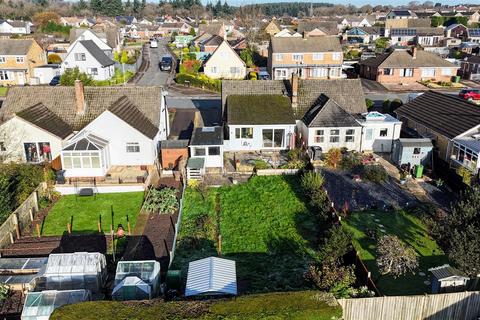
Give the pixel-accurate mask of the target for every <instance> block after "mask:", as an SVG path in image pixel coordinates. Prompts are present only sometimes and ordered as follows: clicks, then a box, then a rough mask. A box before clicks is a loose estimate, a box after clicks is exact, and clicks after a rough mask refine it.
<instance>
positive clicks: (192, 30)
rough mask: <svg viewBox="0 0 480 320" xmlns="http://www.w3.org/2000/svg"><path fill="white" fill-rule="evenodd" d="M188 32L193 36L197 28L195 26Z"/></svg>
mask: <svg viewBox="0 0 480 320" xmlns="http://www.w3.org/2000/svg"><path fill="white" fill-rule="evenodd" d="M188 34H189V35H191V36H192V37H195V29H194V28H193V27H192V28H190V32H189V33H188Z"/></svg>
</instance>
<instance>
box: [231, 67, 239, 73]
mask: <svg viewBox="0 0 480 320" xmlns="http://www.w3.org/2000/svg"><path fill="white" fill-rule="evenodd" d="M230 73H232V74H237V73H240V68H239V67H230Z"/></svg>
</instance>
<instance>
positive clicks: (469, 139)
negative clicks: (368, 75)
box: [395, 91, 480, 174]
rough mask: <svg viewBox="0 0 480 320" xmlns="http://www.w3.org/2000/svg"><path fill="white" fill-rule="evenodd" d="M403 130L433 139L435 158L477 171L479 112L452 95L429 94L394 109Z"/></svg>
mask: <svg viewBox="0 0 480 320" xmlns="http://www.w3.org/2000/svg"><path fill="white" fill-rule="evenodd" d="M395 113H396V114H397V118H398V119H399V120H400V121H402V122H403V126H404V127H405V128H409V129H412V130H414V131H416V132H417V133H418V135H420V136H421V137H424V138H429V139H431V140H432V143H433V146H434V149H433V152H434V155H435V157H436V158H438V159H440V160H442V161H444V162H446V163H448V164H449V165H450V167H452V168H458V167H459V166H463V167H465V168H467V169H469V170H471V171H472V173H473V174H475V173H477V172H478V168H479V167H480V163H479V162H478V156H479V153H480V109H479V108H478V107H476V106H475V105H474V104H472V103H470V102H467V101H465V100H463V99H460V98H457V97H453V96H451V95H447V94H442V93H439V92H435V91H428V92H426V93H424V94H422V95H421V96H419V97H417V98H415V99H414V100H412V101H410V102H408V103H407V104H404V105H403V106H401V107H399V108H398V109H396V110H395Z"/></svg>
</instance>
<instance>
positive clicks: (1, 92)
mask: <svg viewBox="0 0 480 320" xmlns="http://www.w3.org/2000/svg"><path fill="white" fill-rule="evenodd" d="M7 91H8V88H7V87H0V97H5V96H6V95H7Z"/></svg>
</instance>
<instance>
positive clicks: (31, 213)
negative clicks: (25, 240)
mask: <svg viewBox="0 0 480 320" xmlns="http://www.w3.org/2000/svg"><path fill="white" fill-rule="evenodd" d="M28 213H29V215H30V221H32V222H33V210H32V208H30V210H28Z"/></svg>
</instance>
